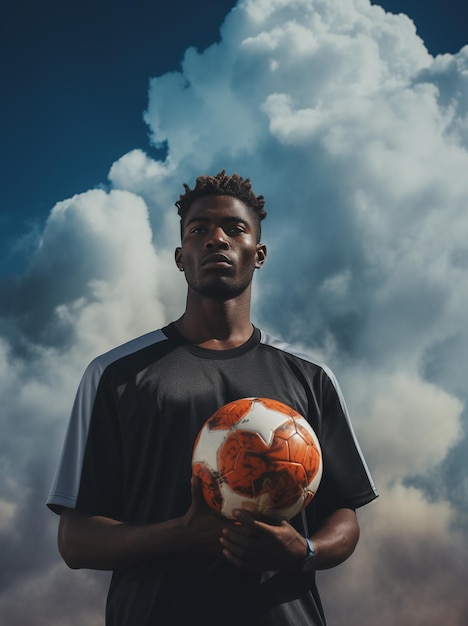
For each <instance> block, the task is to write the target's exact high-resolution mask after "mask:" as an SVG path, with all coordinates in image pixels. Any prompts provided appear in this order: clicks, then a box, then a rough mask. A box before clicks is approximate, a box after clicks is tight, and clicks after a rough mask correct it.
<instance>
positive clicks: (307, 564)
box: [302, 537, 315, 574]
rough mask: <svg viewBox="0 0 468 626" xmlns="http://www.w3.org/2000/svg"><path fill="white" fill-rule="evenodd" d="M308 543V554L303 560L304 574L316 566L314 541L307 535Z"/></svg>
mask: <svg viewBox="0 0 468 626" xmlns="http://www.w3.org/2000/svg"><path fill="white" fill-rule="evenodd" d="M306 543H307V554H306V556H305V559H304V560H303V561H302V573H303V574H307V573H308V572H311V571H312V570H313V569H314V568H315V550H314V546H313V545H312V541H311V540H310V539H307V537H306Z"/></svg>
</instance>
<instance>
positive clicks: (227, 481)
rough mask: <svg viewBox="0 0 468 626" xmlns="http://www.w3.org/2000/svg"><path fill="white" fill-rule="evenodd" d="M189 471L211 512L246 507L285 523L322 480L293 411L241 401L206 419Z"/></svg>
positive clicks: (318, 458) (309, 432) (312, 443)
mask: <svg viewBox="0 0 468 626" xmlns="http://www.w3.org/2000/svg"><path fill="white" fill-rule="evenodd" d="M192 471H193V474H194V475H195V476H198V478H199V479H200V481H201V490H202V494H203V497H204V499H205V501H206V503H207V504H208V506H210V507H211V508H212V509H213V510H214V511H216V512H217V513H221V514H222V515H224V516H225V517H229V518H233V510H234V509H246V510H248V511H252V512H255V513H261V514H264V515H267V516H268V517H272V518H274V519H277V520H281V519H286V520H289V519H291V518H292V517H294V516H295V515H297V514H298V513H299V512H300V511H301V510H302V509H303V508H304V507H306V506H307V505H308V504H309V502H310V501H311V500H312V498H313V497H314V495H315V493H316V491H317V489H318V486H319V484H320V479H321V477H322V454H321V450H320V444H319V442H318V439H317V436H316V434H315V432H314V430H313V429H312V427H311V426H310V424H309V423H308V422H307V420H306V419H305V418H304V417H302V415H300V414H299V413H297V412H296V411H295V410H294V409H292V408H291V407H289V406H287V405H286V404H283V403H282V402H278V401H277V400H271V399H268V398H242V399H240V400H236V401H234V402H229V403H228V404H225V405H224V406H222V407H221V408H220V409H219V410H218V411H216V413H214V415H212V416H211V417H210V418H209V419H208V420H207V422H206V423H205V424H204V426H203V427H202V429H201V430H200V432H199V434H198V437H197V439H196V441H195V445H194V450H193V457H192Z"/></svg>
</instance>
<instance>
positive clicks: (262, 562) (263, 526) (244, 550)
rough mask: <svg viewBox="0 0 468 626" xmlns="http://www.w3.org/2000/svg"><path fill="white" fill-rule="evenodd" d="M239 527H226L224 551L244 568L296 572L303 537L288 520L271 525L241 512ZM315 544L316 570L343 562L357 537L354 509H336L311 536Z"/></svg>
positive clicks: (303, 551)
mask: <svg viewBox="0 0 468 626" xmlns="http://www.w3.org/2000/svg"><path fill="white" fill-rule="evenodd" d="M237 519H238V521H240V522H241V524H240V525H239V526H234V527H229V528H225V529H224V530H223V535H222V539H221V542H222V544H223V546H224V551H223V554H224V556H225V557H226V558H227V559H228V560H229V561H231V562H232V563H233V564H234V565H236V566H237V567H240V568H245V569H259V570H273V571H276V570H283V571H297V570H298V569H300V566H301V564H302V562H303V560H304V558H305V556H306V554H307V544H306V540H305V539H304V537H302V535H300V534H299V533H298V532H297V531H296V530H295V529H294V528H293V527H292V526H291V525H290V524H289V523H288V522H281V524H278V525H274V524H271V523H266V522H263V521H259V520H256V519H254V518H253V517H252V516H251V515H249V514H248V513H246V512H244V511H240V512H239V515H238V517H237ZM310 539H311V541H312V544H313V546H314V551H315V558H314V566H315V569H329V568H331V567H335V566H336V565H339V564H340V563H342V562H343V561H345V560H346V559H347V558H348V557H349V556H351V554H352V553H353V551H354V549H355V547H356V545H357V542H358V540H359V524H358V520H357V516H356V513H355V511H353V510H352V509H346V508H343V509H337V510H335V511H333V512H332V513H331V514H330V515H329V516H328V517H327V518H326V519H325V520H324V522H323V524H322V525H321V526H320V528H319V529H318V530H317V532H316V533H314V535H313V536H312V537H310Z"/></svg>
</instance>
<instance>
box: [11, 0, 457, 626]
mask: <svg viewBox="0 0 468 626" xmlns="http://www.w3.org/2000/svg"><path fill="white" fill-rule="evenodd" d="M64 4H65V3H59V2H55V1H52V0H47V1H46V2H44V3H41V4H40V5H39V4H38V3H21V2H19V3H16V4H14V5H13V3H12V2H10V3H8V2H7V3H6V16H7V19H5V20H3V21H2V28H3V29H4V31H5V32H3V33H2V37H0V39H1V40H2V46H3V47H4V49H5V50H4V51H5V52H6V53H7V54H6V56H5V57H4V58H7V59H8V61H9V62H8V63H6V64H4V65H3V67H2V74H3V76H2V82H3V85H4V87H5V86H6V89H5V90H4V97H2V103H1V106H2V113H3V114H2V116H1V118H2V124H3V129H2V138H3V157H4V158H3V163H4V164H5V165H4V167H3V174H4V181H3V184H2V191H1V196H0V197H1V206H2V211H1V215H0V232H1V242H2V246H1V252H0V262H1V272H0V398H1V403H2V411H1V413H0V428H1V432H2V438H1V439H0V467H1V470H2V478H3V480H2V482H1V483H0V553H1V554H2V568H1V570H0V622H1V623H5V624H8V625H9V626H26V625H28V626H29V625H30V624H31V615H34V620H35V621H34V625H35V626H36V625H37V626H41V625H42V624H44V625H45V624H47V625H48V626H55V625H57V626H58V625H59V624H60V625H63V624H67V625H68V624H70V625H71V626H74V625H75V624H76V625H80V626H98V625H101V624H102V623H103V607H104V602H105V588H106V584H107V579H108V575H107V574H105V573H104V574H103V573H94V572H87V571H79V572H77V571H70V570H68V569H67V568H66V566H65V565H64V564H63V563H62V562H61V561H60V558H59V556H58V554H57V551H56V546H55V543H56V540H55V534H56V527H57V519H56V517H55V516H54V514H52V513H51V512H50V511H48V510H47V509H46V507H45V504H44V502H45V498H46V496H47V492H48V489H49V485H50V482H51V480H52V476H53V472H54V469H55V466H56V463H57V460H58V456H59V454H60V449H61V445H62V441H63V437H64V432H65V428H66V424H67V418H68V414H69V411H70V407H71V404H72V401H73V396H74V393H75V391H76V387H77V385H78V382H79V379H80V377H81V374H82V372H83V370H84V368H85V366H86V364H87V363H88V362H89V360H90V359H91V358H93V357H94V356H96V355H97V354H99V353H101V352H103V351H105V350H107V349H108V348H111V347H113V346H115V345H117V344H119V343H122V342H123V341H125V340H127V339H130V338H131V337H134V336H136V335H139V334H141V333H144V332H146V331H148V330H152V329H154V328H155V327H158V326H161V325H163V324H165V323H167V322H169V321H171V320H172V319H174V318H175V317H176V316H178V315H180V313H181V312H182V310H183V305H184V299H185V289H184V283H183V279H182V278H181V276H180V275H179V273H178V272H177V269H176V268H175V265H174V263H173V249H174V247H175V246H176V245H177V235H178V230H177V220H176V215H175V209H174V206H173V205H174V201H175V200H176V199H177V198H178V195H179V194H180V193H181V192H182V191H183V189H182V183H183V182H188V183H189V184H193V182H194V179H195V177H196V176H197V175H198V174H200V173H202V172H208V173H212V172H217V171H219V170H220V169H222V168H226V169H227V170H228V171H238V172H239V173H241V174H242V175H244V176H250V177H251V179H252V181H253V185H254V190H255V192H256V193H257V194H259V193H262V194H264V195H265V197H266V202H267V203H266V209H267V211H268V218H267V219H266V220H265V223H264V224H265V226H264V238H265V241H266V243H267V244H268V247H269V251H270V253H269V258H268V262H267V264H266V266H265V268H264V270H263V271H262V273H261V274H260V275H259V276H258V277H257V278H256V284H255V299H254V307H253V312H254V319H255V321H256V322H257V324H259V325H260V326H262V327H264V328H265V329H266V330H268V331H270V332H272V333H273V334H276V335H280V336H282V337H283V338H285V339H287V340H289V341H290V342H292V343H296V344H297V345H299V346H300V347H301V348H303V349H305V350H307V351H308V352H310V353H311V354H314V355H316V356H317V357H319V358H320V359H322V360H324V361H325V362H327V363H328V364H329V365H330V366H331V367H332V369H333V370H334V371H335V373H336V374H337V376H338V379H339V381H340V383H341V386H342V388H343V391H344V394H345V397H346V399H347V403H348V406H349V409H350V412H351V416H352V419H353V423H354V425H355V428H356V432H357V435H358V438H359V441H360V443H361V447H362V449H363V451H364V454H365V456H366V459H367V461H368V464H369V466H370V469H371V471H372V474H373V476H374V479H375V481H376V484H377V487H378V489H379V492H380V498H379V499H378V500H377V501H376V502H375V503H372V504H371V505H369V506H367V507H365V508H364V509H363V510H361V511H360V513H359V519H360V523H361V528H362V535H361V541H360V544H359V546H358V549H357V551H356V553H355V554H354V555H353V557H352V558H351V559H350V560H349V561H348V562H347V563H346V564H344V565H342V566H341V567H339V568H337V569H334V570H330V571H329V572H324V573H320V574H319V586H320V588H321V591H322V595H323V599H324V604H325V609H326V613H327V615H328V619H329V624H330V625H331V626H340V625H342V624H346V625H347V626H357V625H359V626H375V624H379V626H393V625H394V624H401V625H403V626H419V625H421V626H422V625H423V624H424V626H427V625H430V626H432V624H434V625H436V624H437V625H438V624H440V623H445V624H447V625H448V626H462V625H465V624H466V623H468V601H467V599H466V592H465V586H466V574H467V571H466V562H467V556H468V555H467V548H466V546H467V545H468V525H467V520H468V505H467V502H468V497H467V496H468V472H467V468H466V458H468V456H467V455H468V433H467V430H468V429H467V426H468V413H467V410H466V402H467V390H466V383H465V376H464V369H465V363H466V360H467V357H468V337H467V332H466V328H465V326H466V324H465V320H466V310H467V309H468V293H467V291H466V287H465V285H466V284H467V272H468V249H467V245H466V232H468V217H467V215H466V204H467V200H468V182H467V181H466V170H467V165H468V47H464V44H465V43H468V41H466V40H467V39H468V36H467V35H465V33H466V32H468V31H467V29H466V28H465V26H466V15H465V13H464V10H463V9H462V8H461V7H460V5H461V3H455V2H453V3H447V2H445V3H443V4H442V2H425V3H423V2H411V1H409V0H408V1H407V2H403V1H401V2H397V1H396V0H395V1H394V2H386V3H385V4H383V3H382V4H380V5H378V4H377V3H370V2H369V0H327V1H325V0H255V1H253V0H240V1H239V2H238V3H237V4H235V3H234V2H217V3H216V5H215V6H212V5H211V3H209V2H198V3H191V4H190V3H188V2H171V3H170V4H168V6H167V7H166V8H165V10H164V11H161V10H160V3H157V5H158V6H156V3H151V2H145V1H144V0H140V1H139V2H137V1H135V2H133V3H130V2H124V1H123V0H121V1H115V2H112V3H110V2H108V1H104V0H103V1H101V2H94V3H87V2H81V3H66V8H64V6H63V5H64ZM192 5H193V6H192ZM385 9H386V10H385ZM408 15H409V16H410V17H408ZM410 18H411V19H410ZM25 598H27V602H25ZM64 615H65V616H67V617H65V618H64Z"/></svg>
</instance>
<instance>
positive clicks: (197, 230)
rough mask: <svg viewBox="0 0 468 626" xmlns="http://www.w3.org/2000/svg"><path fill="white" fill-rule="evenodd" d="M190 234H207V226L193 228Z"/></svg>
mask: <svg viewBox="0 0 468 626" xmlns="http://www.w3.org/2000/svg"><path fill="white" fill-rule="evenodd" d="M190 232H191V233H194V234H195V235H199V234H201V233H205V232H206V226H204V225H198V226H193V227H192V228H191V229H190Z"/></svg>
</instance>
